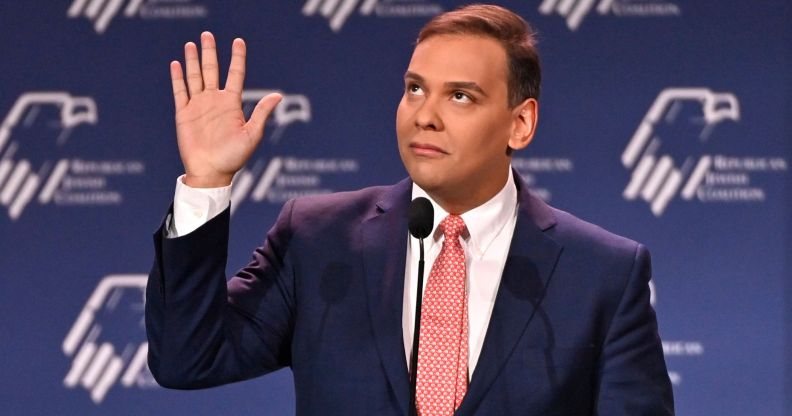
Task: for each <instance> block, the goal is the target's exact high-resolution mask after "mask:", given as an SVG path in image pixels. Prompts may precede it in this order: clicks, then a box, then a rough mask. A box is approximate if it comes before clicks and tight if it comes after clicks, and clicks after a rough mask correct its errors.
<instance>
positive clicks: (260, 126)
mask: <svg viewBox="0 0 792 416" xmlns="http://www.w3.org/2000/svg"><path fill="white" fill-rule="evenodd" d="M282 99H283V96H282V95H280V94H278V93H277V92H274V93H272V94H268V95H267V96H265V97H264V98H262V99H261V100H260V101H259V102H258V104H256V108H254V109H253V114H251V115H250V119H249V120H248V122H247V128H248V131H250V132H251V135H252V136H254V137H261V136H263V135H264V124H265V123H266V121H267V117H269V115H270V113H272V110H274V109H275V106H277V105H278V103H280V102H281V100H282Z"/></svg>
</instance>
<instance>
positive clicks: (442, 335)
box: [416, 215, 468, 416]
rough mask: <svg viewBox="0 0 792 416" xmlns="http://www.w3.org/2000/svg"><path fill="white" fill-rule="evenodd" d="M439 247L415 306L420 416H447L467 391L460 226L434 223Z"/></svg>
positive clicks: (455, 221) (454, 221) (456, 219)
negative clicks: (440, 234)
mask: <svg viewBox="0 0 792 416" xmlns="http://www.w3.org/2000/svg"><path fill="white" fill-rule="evenodd" d="M439 227H440V230H441V231H442V232H443V234H444V235H445V239H444V240H443V248H442V250H440V255H439V256H438V257H437V260H435V262H434V265H433V266H432V271H431V273H429V280H428V281H427V283H426V293H425V294H424V299H423V304H422V305H421V329H420V338H419V340H418V343H419V346H418V379H417V382H416V407H417V409H418V414H419V415H421V416H448V415H452V414H453V413H454V410H456V408H458V407H459V404H460V403H462V398H463V397H464V396H465V393H466V392H467V387H468V376H467V371H468V316H467V292H466V291H465V250H464V249H463V248H462V244H460V242H459V236H460V235H461V234H462V233H463V232H464V231H465V222H464V221H463V220H462V217H460V216H458V215H449V216H447V217H445V219H444V220H443V221H441V222H440V226H439Z"/></svg>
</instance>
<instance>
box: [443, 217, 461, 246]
mask: <svg viewBox="0 0 792 416" xmlns="http://www.w3.org/2000/svg"><path fill="white" fill-rule="evenodd" d="M466 229H467V227H465V221H464V220H463V219H462V217H460V216H459V215H454V214H451V215H449V216H447V217H445V218H443V221H440V231H442V232H443V235H444V236H445V239H446V241H453V242H458V241H459V236H460V235H462V234H463V233H464V232H465V230H466Z"/></svg>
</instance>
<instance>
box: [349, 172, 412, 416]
mask: <svg viewBox="0 0 792 416" xmlns="http://www.w3.org/2000/svg"><path fill="white" fill-rule="evenodd" d="M411 184H412V182H410V181H409V180H404V181H402V182H399V183H398V184H397V185H395V186H394V187H393V188H392V189H391V190H390V191H389V192H387V193H386V194H385V196H384V197H383V198H382V199H381V200H380V201H378V202H377V212H376V213H375V214H374V215H372V216H371V217H369V218H367V219H366V220H365V221H363V223H362V225H361V233H362V238H363V247H362V252H363V267H364V272H365V274H366V291H367V294H368V306H369V311H370V317H371V323H372V327H373V331H374V337H375V339H376V345H377V349H378V351H379V354H380V357H381V359H382V365H383V367H384V368H385V373H386V374H387V377H388V381H389V382H390V385H391V387H392V388H393V392H394V395H395V396H396V399H397V401H398V402H399V405H400V406H401V409H402V413H403V414H407V410H408V407H409V394H410V393H409V380H408V373H407V362H406V358H405V353H404V338H403V335H402V308H403V304H404V266H405V260H406V256H407V210H408V207H409V202H410V190H411Z"/></svg>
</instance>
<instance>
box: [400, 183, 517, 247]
mask: <svg viewBox="0 0 792 416" xmlns="http://www.w3.org/2000/svg"><path fill="white" fill-rule="evenodd" d="M418 197H424V198H427V199H428V200H429V201H430V202H431V203H432V207H433V208H434V225H433V229H432V237H433V238H431V239H429V241H426V243H428V249H429V250H431V247H432V245H433V244H434V243H436V242H438V241H440V239H441V237H442V234H441V233H440V231H439V230H438V225H440V222H441V221H442V220H443V219H444V218H445V217H446V216H448V212H447V211H446V210H444V209H443V208H442V207H441V206H440V205H438V204H437V202H435V200H434V199H432V197H430V196H429V194H427V193H426V191H424V190H423V189H421V187H420V186H418V185H417V184H415V182H413V186H412V199H415V198H418ZM516 210H517V187H516V186H515V184H514V174H513V172H512V170H511V169H509V176H508V178H507V179H506V184H505V185H503V188H502V189H501V190H500V191H499V192H498V193H497V194H495V196H493V197H492V198H490V199H489V200H488V201H487V202H485V203H483V204H481V205H479V206H477V207H476V208H473V209H471V210H470V211H468V212H466V213H464V214H462V215H461V217H462V220H463V221H465V225H466V226H467V230H468V236H467V237H466V241H467V244H468V248H469V250H470V253H471V254H472V255H474V256H476V257H481V256H482V255H484V253H485V252H486V251H487V249H488V248H489V246H490V244H492V242H493V241H494V240H495V237H497V236H498V234H500V233H501V231H502V230H503V228H504V226H505V225H506V224H507V223H508V222H509V219H511V218H512V217H513V216H514V215H515V213H516Z"/></svg>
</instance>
